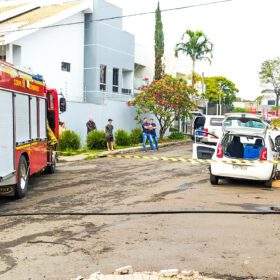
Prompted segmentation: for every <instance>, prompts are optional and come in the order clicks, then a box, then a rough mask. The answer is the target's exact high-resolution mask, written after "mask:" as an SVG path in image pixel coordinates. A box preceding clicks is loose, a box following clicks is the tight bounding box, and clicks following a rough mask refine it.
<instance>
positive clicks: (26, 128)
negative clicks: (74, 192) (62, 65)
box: [0, 61, 59, 198]
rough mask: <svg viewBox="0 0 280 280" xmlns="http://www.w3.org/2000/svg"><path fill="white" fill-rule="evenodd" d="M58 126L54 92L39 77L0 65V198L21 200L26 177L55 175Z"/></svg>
mask: <svg viewBox="0 0 280 280" xmlns="http://www.w3.org/2000/svg"><path fill="white" fill-rule="evenodd" d="M58 122H59V108H58V94H57V91H56V90H55V89H48V88H47V87H46V84H45V82H44V80H43V78H42V76H40V75H33V74H32V73H31V72H29V71H28V70H22V69H19V68H17V67H16V66H14V65H12V64H9V63H7V62H3V61H0V195H8V196H16V197H17V198H22V197H24V196H25V195H26V193H27V190H28V179H29V176H31V175H33V174H35V173H38V172H40V171H43V170H46V171H47V172H48V173H53V172H54V170H55V165H56V155H55V149H56V146H57V140H56V139H57V138H58V136H59V124H58Z"/></svg>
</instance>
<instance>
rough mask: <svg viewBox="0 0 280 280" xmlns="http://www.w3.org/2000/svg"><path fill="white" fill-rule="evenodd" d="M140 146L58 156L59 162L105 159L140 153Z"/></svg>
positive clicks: (180, 142)
mask: <svg viewBox="0 0 280 280" xmlns="http://www.w3.org/2000/svg"><path fill="white" fill-rule="evenodd" d="M190 141H191V140H183V141H176V142H168V143H161V144H159V148H163V147H169V146H179V145H184V144H186V143H189V142H190ZM142 150H143V149H142V146H139V147H131V148H125V149H120V150H115V151H113V152H109V151H108V152H100V153H95V154H91V153H84V154H80V155H76V156H59V162H73V161H80V160H85V159H86V158H87V157H88V156H96V157H106V156H107V155H118V154H127V153H134V152H139V151H142Z"/></svg>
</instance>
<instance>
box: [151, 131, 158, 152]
mask: <svg viewBox="0 0 280 280" xmlns="http://www.w3.org/2000/svg"><path fill="white" fill-rule="evenodd" d="M151 136H152V139H153V140H154V144H155V146H156V149H157V150H158V137H157V135H156V134H154V135H153V134H151Z"/></svg>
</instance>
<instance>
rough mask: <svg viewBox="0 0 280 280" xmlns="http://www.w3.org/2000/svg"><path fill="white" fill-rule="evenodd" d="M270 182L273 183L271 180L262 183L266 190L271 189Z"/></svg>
mask: <svg viewBox="0 0 280 280" xmlns="http://www.w3.org/2000/svg"><path fill="white" fill-rule="evenodd" d="M272 181H273V180H272V178H271V179H270V180H268V181H265V182H264V187H265V188H268V189H269V188H272Z"/></svg>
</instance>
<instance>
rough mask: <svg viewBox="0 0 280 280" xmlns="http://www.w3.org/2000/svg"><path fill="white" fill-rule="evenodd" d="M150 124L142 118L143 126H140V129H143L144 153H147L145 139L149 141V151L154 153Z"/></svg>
mask: <svg viewBox="0 0 280 280" xmlns="http://www.w3.org/2000/svg"><path fill="white" fill-rule="evenodd" d="M150 128H151V126H150V123H149V122H148V119H147V118H144V121H143V124H142V129H143V150H144V152H147V148H146V142H147V139H148V140H149V143H150V149H151V151H154V144H153V139H152V136H151V133H150Z"/></svg>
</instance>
